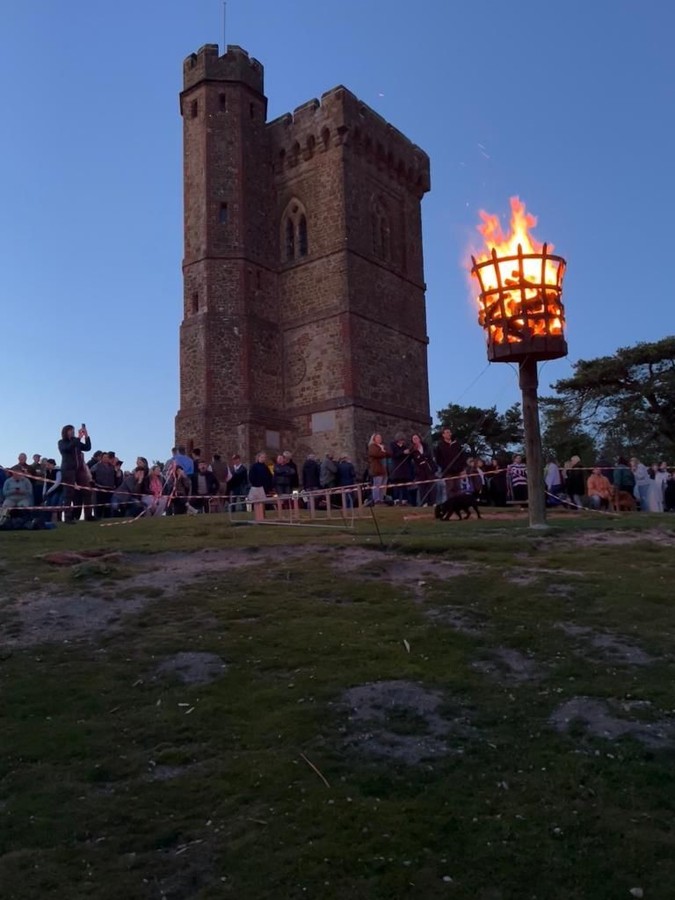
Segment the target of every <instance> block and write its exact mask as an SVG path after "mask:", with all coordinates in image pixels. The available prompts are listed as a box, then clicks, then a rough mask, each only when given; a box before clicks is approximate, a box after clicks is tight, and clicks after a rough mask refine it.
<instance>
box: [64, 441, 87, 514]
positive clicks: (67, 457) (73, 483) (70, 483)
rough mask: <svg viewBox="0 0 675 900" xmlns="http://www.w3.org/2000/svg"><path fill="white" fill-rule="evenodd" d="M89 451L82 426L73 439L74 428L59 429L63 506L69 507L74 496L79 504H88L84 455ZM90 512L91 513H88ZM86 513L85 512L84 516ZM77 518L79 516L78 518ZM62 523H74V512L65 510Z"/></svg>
mask: <svg viewBox="0 0 675 900" xmlns="http://www.w3.org/2000/svg"><path fill="white" fill-rule="evenodd" d="M90 450H91V439H90V437H89V435H88V433H87V429H86V427H85V426H84V425H82V427H81V428H80V430H79V431H78V432H77V437H75V426H74V425H64V426H63V428H62V429H61V440H60V441H59V453H60V454H61V483H62V485H63V505H64V506H66V507H70V506H71V504H72V503H73V501H74V500H75V497H76V495H77V496H78V500H79V502H80V504H88V503H89V486H90V484H91V473H90V472H89V469H88V468H87V465H86V463H85V461H84V454H85V453H88V452H89V451H90ZM90 512H91V511H90ZM87 515H88V513H86V512H85V516H87ZM78 518H79V516H78ZM63 520H64V522H75V521H76V517H75V512H74V510H70V509H67V510H66V511H65V513H64V517H63Z"/></svg>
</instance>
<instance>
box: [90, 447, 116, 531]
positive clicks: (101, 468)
mask: <svg viewBox="0 0 675 900" xmlns="http://www.w3.org/2000/svg"><path fill="white" fill-rule="evenodd" d="M90 471H91V474H92V476H93V478H94V482H95V484H96V515H97V516H98V517H99V518H100V519H106V518H108V516H109V515H110V503H111V501H112V495H113V494H114V493H115V488H116V487H118V482H117V473H116V472H115V464H114V460H112V459H110V456H109V454H107V453H102V454H101V456H100V458H99V461H98V462H97V463H96V464H95V465H94V466H92V467H91V469H90Z"/></svg>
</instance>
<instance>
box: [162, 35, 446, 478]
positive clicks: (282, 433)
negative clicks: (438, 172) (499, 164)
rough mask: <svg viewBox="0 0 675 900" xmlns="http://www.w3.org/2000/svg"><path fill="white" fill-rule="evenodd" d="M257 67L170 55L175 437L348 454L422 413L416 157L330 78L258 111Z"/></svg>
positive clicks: (421, 168)
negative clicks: (270, 111)
mask: <svg viewBox="0 0 675 900" xmlns="http://www.w3.org/2000/svg"><path fill="white" fill-rule="evenodd" d="M266 107H267V101H266V98H265V96H264V93H263V69H262V66H261V65H260V63H258V62H257V61H256V60H254V59H251V58H249V56H248V54H247V53H246V52H245V51H244V50H242V49H241V48H239V47H233V46H228V48H227V52H226V53H225V54H224V55H223V56H219V55H218V47H217V46H216V45H212V44H207V45H206V46H204V47H202V48H201V49H200V50H199V51H198V53H196V54H193V55H192V56H189V57H188V58H187V59H186V60H185V63H184V89H183V91H182V93H181V114H182V117H183V136H184V204H185V256H184V260H183V275H184V301H183V322H182V324H181V332H180V375H181V390H180V411H179V413H178V415H177V417H176V438H177V442H178V443H184V444H186V445H189V444H192V445H193V446H199V447H200V448H201V449H202V454H203V455H207V454H210V453H213V452H220V453H222V454H223V455H225V454H229V453H231V452H235V451H238V452H240V453H241V454H242V456H243V457H244V458H245V459H247V460H248V459H250V458H251V457H252V456H253V455H254V454H255V452H256V451H257V450H259V449H267V450H270V451H274V450H278V449H286V448H288V449H290V450H292V451H293V453H294V456H295V457H296V458H297V459H299V460H301V459H302V457H303V456H304V454H305V453H307V452H309V451H310V450H312V451H313V452H315V453H317V454H320V455H322V454H323V453H325V452H326V451H327V450H333V451H335V452H336V453H342V452H345V453H348V454H350V455H351V456H352V458H353V459H354V460H355V462H357V463H358V464H359V465H361V464H362V462H363V460H364V453H365V445H366V442H367V440H368V438H369V436H370V434H371V433H372V432H373V431H381V432H382V434H383V435H384V437H385V439H391V438H393V434H394V432H396V431H405V432H406V433H410V432H412V431H419V432H420V433H422V434H426V432H427V431H428V428H429V423H430V418H429V395H428V379H427V358H426V348H427V343H428V341H427V336H426V315H425V301H424V290H425V286H424V276H423V264H422V232H421V216H420V201H421V199H422V196H423V195H424V193H425V192H426V191H428V190H429V159H428V157H427V156H426V154H425V153H424V152H423V151H422V150H420V149H419V148H418V147H416V146H415V145H414V144H412V143H411V142H410V141H409V140H408V139H407V138H405V137H404V136H403V135H402V134H401V133H400V132H398V131H397V130H396V129H395V128H394V127H393V126H391V125H389V124H388V123H387V122H385V120H384V119H382V118H381V117H380V116H379V115H378V114H377V113H375V112H374V111H373V110H372V109H370V108H369V107H367V106H366V105H365V104H363V103H362V102H361V101H359V100H358V99H357V98H356V97H355V96H354V95H353V94H352V93H350V92H349V91H348V90H346V88H344V87H336V88H333V90H331V91H328V93H326V94H324V95H323V97H322V98H321V101H320V102H319V101H318V100H311V101H310V102H308V103H305V104H304V105H303V106H300V107H298V109H296V110H295V112H294V113H293V114H292V115H291V114H288V115H285V116H282V117H281V118H279V119H276V120H274V121H273V122H269V123H267V121H266Z"/></svg>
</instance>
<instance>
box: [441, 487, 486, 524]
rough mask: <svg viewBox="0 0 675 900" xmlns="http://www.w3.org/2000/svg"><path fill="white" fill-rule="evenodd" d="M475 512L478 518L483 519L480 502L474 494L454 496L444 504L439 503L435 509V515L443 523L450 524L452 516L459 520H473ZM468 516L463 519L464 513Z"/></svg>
mask: <svg viewBox="0 0 675 900" xmlns="http://www.w3.org/2000/svg"><path fill="white" fill-rule="evenodd" d="M472 509H473V510H475V512H476V515H477V516H478V518H479V519H480V518H481V514H480V509H479V508H478V502H477V500H476V497H475V496H474V494H469V493H462V494H452V495H451V496H450V497H448V499H447V500H446V501H445V502H444V503H437V504H436V506H435V508H434V515H435V516H436V518H437V519H440V520H441V521H445V522H448V521H449V520H450V518H451V516H454V515H456V516H457V518H458V519H462V518H467V519H470V518H471V510H472ZM463 512H465V513H466V516H465V517H463V516H462V513H463Z"/></svg>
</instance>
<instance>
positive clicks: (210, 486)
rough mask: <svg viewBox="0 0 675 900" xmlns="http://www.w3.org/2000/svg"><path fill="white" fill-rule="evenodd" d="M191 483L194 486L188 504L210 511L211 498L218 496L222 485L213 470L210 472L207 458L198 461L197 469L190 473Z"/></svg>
mask: <svg viewBox="0 0 675 900" xmlns="http://www.w3.org/2000/svg"><path fill="white" fill-rule="evenodd" d="M190 483H191V485H192V488H191V491H190V499H189V501H188V504H189V505H190V506H191V507H192V508H193V509H196V510H197V512H205V513H207V512H209V509H210V503H209V500H210V498H211V497H217V496H218V493H219V491H220V485H219V483H218V479H217V478H216V476H215V475H214V474H213V472H209V467H208V465H207V464H206V461H205V460H201V461H200V462H198V463H197V471H196V472H193V474H192V475H190Z"/></svg>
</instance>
